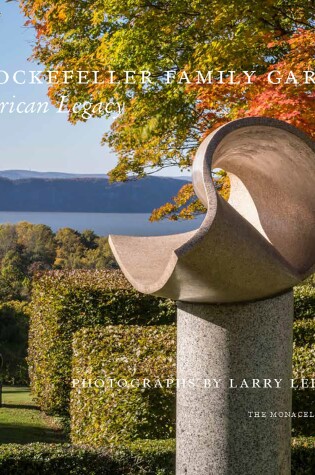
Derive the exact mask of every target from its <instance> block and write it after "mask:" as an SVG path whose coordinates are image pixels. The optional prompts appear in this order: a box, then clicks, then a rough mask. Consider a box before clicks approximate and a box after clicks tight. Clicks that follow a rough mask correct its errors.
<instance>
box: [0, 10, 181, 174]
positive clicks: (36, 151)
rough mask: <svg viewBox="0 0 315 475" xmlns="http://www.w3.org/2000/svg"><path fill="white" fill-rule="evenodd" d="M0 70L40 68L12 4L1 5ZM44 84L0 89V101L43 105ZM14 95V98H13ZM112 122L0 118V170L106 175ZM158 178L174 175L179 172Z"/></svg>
mask: <svg viewBox="0 0 315 475" xmlns="http://www.w3.org/2000/svg"><path fill="white" fill-rule="evenodd" d="M0 10H1V17H0V70H4V71H8V72H9V73H12V72H14V71H17V70H20V69H22V70H32V69H36V70H37V69H40V67H39V66H38V65H36V64H34V63H33V64H32V63H31V62H29V61H27V58H28V57H29V56H30V55H31V51H32V43H33V41H34V32H33V30H32V29H30V28H25V27H24V26H23V23H24V17H23V16H22V15H21V13H20V11H19V8H18V5H17V3H16V2H10V3H5V2H1V8H0ZM46 92H47V86H46V85H42V86H41V85H20V86H19V85H16V84H13V83H12V82H10V83H8V84H5V85H0V102H2V101H4V102H10V101H12V100H14V101H16V102H19V101H26V102H31V101H35V102H37V101H46V100H48V99H47V97H46ZM13 96H15V98H13ZM109 124H110V121H108V120H106V119H90V120H88V121H87V122H86V123H79V124H77V125H75V126H73V125H71V124H69V122H67V116H66V114H65V115H63V114H56V110H55V109H54V107H53V106H50V110H49V112H48V113H47V114H45V115H44V114H17V113H15V114H9V113H2V114H0V130H1V140H0V170H7V169H23V170H38V171H59V172H73V173H106V172H107V171H108V170H110V169H111V168H112V167H113V166H114V165H115V163H116V158H115V155H114V154H113V153H112V152H111V151H110V150H109V149H108V148H107V147H104V146H101V145H100V141H101V138H102V135H103V133H104V132H105V131H106V130H107V129H108V127H109ZM159 174H160V175H161V174H162V175H168V176H178V175H180V172H179V170H178V169H177V168H174V169H167V170H165V171H163V172H161V173H159Z"/></svg>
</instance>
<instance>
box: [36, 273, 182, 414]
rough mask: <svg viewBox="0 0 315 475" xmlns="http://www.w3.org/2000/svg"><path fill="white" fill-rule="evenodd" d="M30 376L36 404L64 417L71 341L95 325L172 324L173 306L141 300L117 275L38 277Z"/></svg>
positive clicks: (91, 274)
mask: <svg viewBox="0 0 315 475" xmlns="http://www.w3.org/2000/svg"><path fill="white" fill-rule="evenodd" d="M30 314H31V316H30V334H29V354H28V364H29V374H30V380H31V389H32V392H33V394H34V397H35V400H36V402H37V404H38V405H39V406H40V407H41V408H42V409H43V410H45V411H46V412H48V413H52V414H58V415H67V413H68V407H69V393H70V387H69V384H70V379H71V355H72V346H71V344H72V335H73V333H74V332H76V331H77V330H79V329H80V328H83V327H86V326H90V327H93V326H95V325H97V324H101V325H116V324H141V325H158V324H163V325H164V324H170V323H174V320H175V304H174V303H173V302H171V301H170V300H164V299H159V298H156V297H152V296H148V295H143V294H140V293H139V292H137V291H135V290H134V289H132V287H131V285H130V284H129V283H128V282H127V280H126V279H125V278H124V277H123V275H122V273H121V272H120V271H106V270H104V271H69V272H64V271H55V272H47V273H43V274H38V275H37V276H36V277H35V279H34V283H33V291H32V301H31V304H30Z"/></svg>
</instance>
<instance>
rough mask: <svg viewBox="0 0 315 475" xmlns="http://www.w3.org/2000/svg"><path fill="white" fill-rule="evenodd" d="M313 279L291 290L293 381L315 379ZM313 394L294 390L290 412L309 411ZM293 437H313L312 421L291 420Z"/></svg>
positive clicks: (314, 426) (307, 389) (313, 397)
mask: <svg viewBox="0 0 315 475" xmlns="http://www.w3.org/2000/svg"><path fill="white" fill-rule="evenodd" d="M313 282H314V277H312V278H310V279H309V280H308V283H307V284H303V285H300V286H298V287H296V288H295V289H294V310H295V322H294V326H293V339H294V347H293V378H295V379H297V380H301V378H305V379H312V378H315V363H314V362H315V286H314V285H313ZM314 401H315V391H314V389H311V388H305V389H301V388H300V389H294V391H293V411H294V412H298V411H303V412H307V411H312V410H313V408H314ZM292 428H293V434H294V435H305V436H311V435H314V434H315V419H314V418H294V419H292Z"/></svg>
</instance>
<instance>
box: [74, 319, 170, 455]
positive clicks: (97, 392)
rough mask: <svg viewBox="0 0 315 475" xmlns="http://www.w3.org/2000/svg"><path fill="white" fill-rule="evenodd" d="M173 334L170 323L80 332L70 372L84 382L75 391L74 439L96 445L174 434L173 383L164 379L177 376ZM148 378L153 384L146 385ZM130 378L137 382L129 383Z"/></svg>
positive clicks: (75, 338)
mask: <svg viewBox="0 0 315 475" xmlns="http://www.w3.org/2000/svg"><path fill="white" fill-rule="evenodd" d="M175 334H176V333H175V327H172V326H160V327H141V326H128V327H127V326H109V327H106V328H104V327H103V328H102V327H96V328H94V329H83V330H81V331H80V332H78V333H76V335H75V337H74V342H73V372H72V377H73V379H76V380H77V381H78V382H80V383H78V384H77V386H76V387H75V388H74V389H72V391H71V437H72V441H73V442H74V443H76V444H88V445H90V446H95V447H97V446H104V445H113V444H114V445H117V444H118V443H121V442H125V441H129V440H135V439H166V438H169V437H172V436H174V432H175V388H174V387H173V386H174V385H171V384H169V386H170V387H167V382H166V380H167V379H169V380H171V379H173V380H175V378H176V349H175V344H176V341H175V339H176V336H175ZM109 378H111V382H110V380H109ZM145 378H147V379H148V380H149V381H150V383H151V387H144V384H143V380H144V379H145ZM82 380H85V386H86V387H82V386H83V384H82ZM89 380H90V381H91V383H90V384H89ZM95 381H96V382H97V386H99V387H95V386H96V384H94V382H95ZM124 381H126V382H127V385H126V383H125V382H124ZM131 381H133V382H134V385H135V386H137V384H139V387H131ZM119 385H125V386H126V387H119ZM89 386H90V387H89ZM103 386H104V387H103Z"/></svg>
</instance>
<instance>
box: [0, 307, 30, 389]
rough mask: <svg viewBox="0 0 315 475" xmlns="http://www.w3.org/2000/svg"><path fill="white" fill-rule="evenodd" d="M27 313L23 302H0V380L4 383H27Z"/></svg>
mask: <svg viewBox="0 0 315 475" xmlns="http://www.w3.org/2000/svg"><path fill="white" fill-rule="evenodd" d="M28 323H29V319H28V313H27V304H26V303H25V302H19V301H11V302H5V303H3V304H0V355H1V362H0V364H1V365H2V367H1V368H0V380H2V382H3V383H5V384H22V385H23V384H28V382H29V380H28V371H27V363H26V356H27V336H28Z"/></svg>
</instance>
